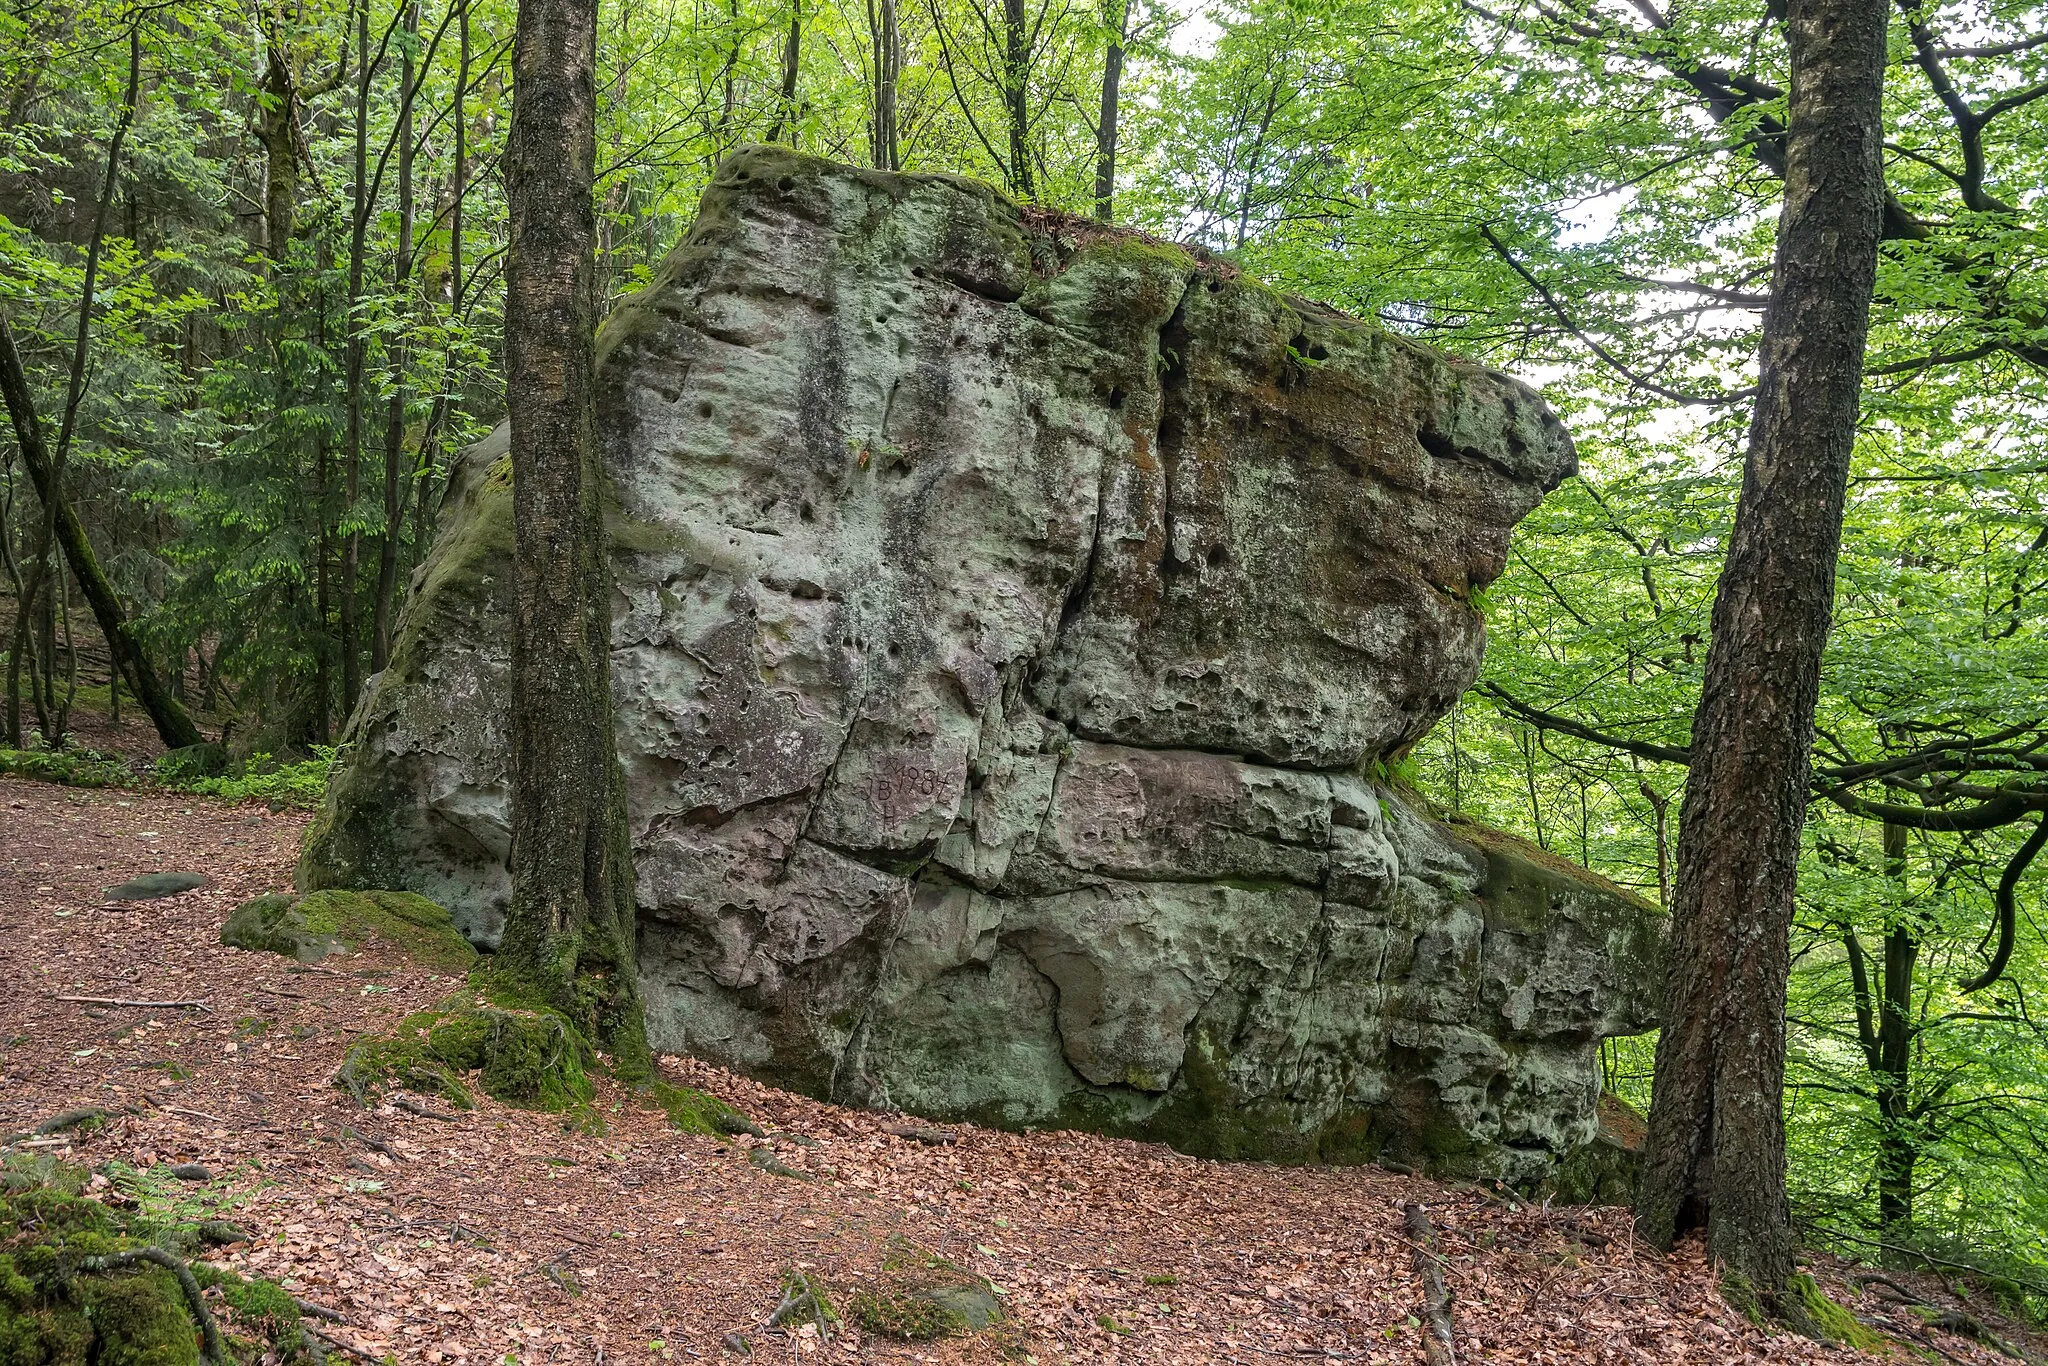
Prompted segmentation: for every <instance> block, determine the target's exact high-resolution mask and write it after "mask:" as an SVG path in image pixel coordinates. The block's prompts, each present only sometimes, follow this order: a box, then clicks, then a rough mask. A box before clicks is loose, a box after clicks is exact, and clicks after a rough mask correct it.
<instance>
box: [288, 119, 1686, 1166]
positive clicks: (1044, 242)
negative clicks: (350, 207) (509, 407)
mask: <svg viewBox="0 0 2048 1366" xmlns="http://www.w3.org/2000/svg"><path fill="white" fill-rule="evenodd" d="M600 427H601V440H602V442H603V447H604V455H605V460H606V464H607V468H608V470H609V471H610V474H611V478H612V487H611V491H610V492H611V500H612V501H611V512H610V534H611V537H612V542H613V567H614V572H615V576H616V587H617V596H616V599H615V603H614V609H613V619H612V636H613V651H612V669H613V686H614V691H615V695H616V698H617V703H618V742H619V750H620V757H621V761H622V763H623V764H624V766H625V771H626V774H627V780H628V785H629V790H630V794H631V802H632V812H633V822H634V835H635V845H636V856H637V874H638V885H639V897H640V903H641V911H642V921H641V947H640V953H641V971H642V978H643V983H644V986H645V992H646V999H647V1014H648V1021H649V1028H650V1031H651V1032H652V1035H653V1041H654V1043H655V1045H656V1047H657V1048H658V1049H663V1050H669V1051H677V1052H689V1053H694V1054H698V1055H700V1056H703V1057H707V1058H710V1059H714V1060H716V1061H718V1062H721V1063H724V1064H726V1065H729V1066H733V1067H735V1068H738V1069H741V1070H744V1071H747V1072H749V1073H751V1074H753V1075H755V1076H757V1077H760V1078H763V1079H765V1080H770V1081H774V1082H776V1083H779V1084H782V1085H785V1086H790V1087H793V1088H797V1089H801V1090H805V1091H809V1092H812V1093H814V1094H818V1095H825V1096H831V1097H835V1098H838V1099H842V1100H847V1101H852V1102H856V1103H864V1104H878V1105H879V1104H891V1105H895V1106H900V1107H902V1108H903V1109H905V1110H909V1111H912V1112H915V1113H919V1114H924V1115H930V1116H935V1117H962V1118H973V1119H978V1120H983V1121H987V1122H994V1123H999V1124H1007V1125H1077V1126H1085V1127H1090V1128H1097V1129H1102V1130H1107V1131H1112V1132H1125V1133H1132V1134H1139V1135H1150V1136H1156V1137H1161V1138H1165V1139H1167V1140H1169V1141H1171V1142H1173V1143H1175V1144H1177V1145H1179V1146H1181V1147H1183V1148H1186V1149H1188V1150H1190V1151H1195V1152H1205V1153H1216V1154H1222V1155H1241V1156H1270V1157H1283V1158H1301V1159H1307V1158H1317V1157H1321V1158H1326V1159H1339V1160H1341V1159H1360V1158H1366V1157H1371V1156H1373V1155H1375V1154H1380V1153H1382V1152H1387V1153H1389V1154H1391V1155H1392V1156H1394V1157H1397V1158H1400V1159H1401V1160H1404V1161H1408V1162H1418V1161H1426V1162H1428V1163H1430V1164H1431V1165H1433V1166H1435V1167H1437V1168H1439V1169H1451V1170H1460V1171H1470V1172H1473V1173H1482V1172H1483V1173H1491V1174H1495V1175H1499V1176H1502V1177H1506V1178H1509V1179H1513V1180H1519V1181H1536V1180H1541V1179H1543V1178H1544V1177H1545V1176H1546V1175H1547V1174H1548V1173H1550V1172H1551V1171H1552V1170H1553V1169H1554V1167H1555V1165H1556V1163H1557V1161H1558V1159H1559V1158H1560V1157H1561V1156H1564V1155H1568V1154H1570V1153H1572V1152H1574V1151H1576V1150H1578V1149H1580V1148H1583V1147H1584V1146H1585V1145H1586V1144H1587V1143H1588V1142H1589V1141H1590V1140H1591V1139H1592V1137H1593V1134H1594V1129H1595V1119H1594V1106H1595V1100H1596V1098H1597V1095H1598V1090H1599V1088H1598V1080H1597V1072H1596V1068H1595V1065H1594V1056H1595V1050H1596V1048H1597V1042H1598V1040H1599V1039H1600V1038H1601V1037H1603V1036H1606V1035H1611V1034H1619V1033H1632V1032H1637V1031H1640V1030H1642V1029H1644V1028H1647V1027H1648V1026H1649V1025H1650V1024H1651V1023H1652V1021H1653V1002H1652V996H1653V990H1652V989H1653V984H1654V983H1655V981H1656V979H1657V969H1656V964H1655V958H1656V953H1657V946H1658V944H1659V942H1660V941H1659V934H1660V930H1659V923H1658V919H1657V917H1656V915H1655V914H1654V912H1653V911H1652V910H1651V909H1650V908H1649V907H1647V906H1646V905H1645V904H1644V903H1642V902H1640V901H1638V900H1636V899H1634V898H1632V897H1630V896H1628V895H1626V894H1624V893H1622V892H1620V891H1618V890H1617V889H1615V888H1613V887H1611V886H1608V885H1606V884H1604V883H1601V882H1600V881H1598V880H1597V879H1595V878H1593V877H1591V875H1589V874H1586V873H1584V872H1582V871H1580V870H1577V869H1574V868H1572V867H1571V866H1570V865H1567V864H1563V863H1561V862H1558V861H1555V860H1552V859H1550V858H1549V857H1548V856H1547V855H1544V854H1542V853H1541V852H1540V851H1536V850H1533V849H1528V848H1525V847H1522V846H1519V845H1517V844H1516V843H1514V842H1513V841H1511V840H1509V839H1507V838H1506V837H1503V836H1498V835H1494V834H1491V833H1489V832H1485V831H1481V830H1478V829H1476V828H1472V827H1465V826H1459V825H1455V824H1444V823H1440V822H1438V821H1436V820H1433V819H1431V818H1430V817H1428V816H1427V815H1426V814H1424V811H1423V809H1422V806H1421V804H1420V803H1419V802H1418V801H1416V800H1415V799H1413V798H1409V797H1403V796H1400V795H1397V794H1396V793H1395V792H1393V791H1392V790H1390V789H1389V787H1388V786H1387V785H1386V783H1384V782H1383V781H1379V780H1377V779H1376V778H1375V775H1377V774H1383V773H1385V772H1386V771H1387V765H1388V762H1389V761H1390V760H1393V759H1395V758H1397V757H1398V756H1399V755H1400V753H1401V752H1402V751H1403V750H1404V748H1405V747H1406V746H1408V745H1410V744H1412V743H1413V742H1414V741H1415V740H1417V739H1418V738H1419V737H1420V736H1422V735H1423V734H1424V732H1426V731H1427V730H1428V729H1429V727H1430V726H1431V725H1432V724H1433V723H1434V722H1435V721H1436V720H1437V719H1438V718H1440V717H1441V716H1442V715H1443V714H1444V713H1445V712H1446V711H1447V710H1448V709H1449V707H1450V706H1451V705H1452V703H1453V702H1454V701H1455V700H1456V699H1457V698H1458V696H1459V695H1460V694H1461V693H1462V692H1463V691H1464V690H1465V689H1466V688H1467V687H1469V686H1470V685H1471V683H1472V681H1473V679H1474V677H1475V676H1476V673H1477V671H1478V668H1479V663H1480V657H1481V654H1482V651H1483V648H1484V635H1485V630H1484V623H1483V620H1482V617H1481V614H1480V612H1479V610H1478V609H1477V608H1476V607H1475V606H1474V604H1473V601H1472V599H1473V595H1474V593H1475V592H1476V591H1477V590H1478V589H1480V588H1483V587H1484V586H1485V585H1486V584H1487V583H1489V582H1490V581H1492V580H1493V579H1494V577H1495V576H1497V575H1498V574H1499V573H1500V572H1501V569H1502V567H1503V562H1504V558H1505V555H1506V550H1507V543H1508V535H1509V532H1510V530H1511V528H1512V527H1513V525H1514V524H1515V522H1516V521H1517V520H1518V519H1519V518H1520V517H1521V516H1522V515H1523V514H1524V513H1526V512H1527V511H1528V510H1529V508H1530V507H1532V506H1533V505H1534V504H1535V503H1536V501H1537V500H1538V499H1539V498H1540V497H1541V496H1542V495H1543V493H1544V492H1545V491H1546V490H1548V489H1550V488H1551V487H1553V486H1555V485H1556V483H1557V482H1558V481H1559V480H1560V479H1562V478H1563V477H1564V476H1566V475H1567V474H1569V473H1570V472H1571V470H1572V468H1573V452H1572V446H1571V442H1570V440H1569V438H1568V437H1567V436H1566V434H1565V432H1564V430H1563V429H1562V427H1561V426H1560V425H1559V423H1558V421H1557V419H1556V417H1555V416H1554V415H1553V414H1552V413H1551V411H1550V409H1549V408H1548V407H1547V406H1545V404H1544V403H1543V401H1542V400H1541V399H1540V398H1539V397H1538V396H1537V395H1536V394H1535V393H1534V392H1533V391H1532V390H1530V389H1528V388H1527V387H1525V386H1524V385H1522V384H1520V383H1517V382H1516V381H1514V380H1512V379H1509V378H1507V377H1506V376H1503V375H1500V374H1498V373H1495V372H1493V371H1489V370H1485V369H1482V368H1480V367H1478V366H1474V365H1470V364H1466V363H1463V362H1460V361H1456V360H1453V359H1450V358H1448V357H1445V356H1443V355H1440V354H1438V353H1435V352H1432V351H1429V350H1427V349H1426V348H1423V347H1421V346H1418V345H1416V344H1415V343H1412V342H1409V341H1407V340H1405V339H1402V338H1398V337H1395V336H1392V335H1390V334H1388V333H1387V332H1385V331H1382V330H1381V329H1379V328H1377V327H1374V326H1372V325H1370V324H1367V323H1363V322H1359V321H1356V320H1353V319H1350V318H1346V317H1343V316H1340V315H1338V314H1335V313H1333V312H1331V311H1329V310H1327V309H1325V308H1322V307H1320V306H1318V305H1315V304H1312V303H1309V302H1306V301H1304V300H1300V299H1294V298H1289V297H1287V296H1284V295H1282V294H1279V293H1277V292H1275V291H1273V290H1271V289H1268V288H1265V287H1264V286H1261V285H1259V284H1257V283H1255V282H1253V281H1251V280H1248V279H1245V278H1243V277H1242V276H1241V275H1239V274H1238V273H1237V272H1236V271H1235V270H1234V269H1233V268H1231V267H1229V266H1227V265H1224V264H1221V263H1218V262H1215V261H1210V260H1206V259H1201V258H1198V257H1197V256H1195V255H1191V254H1190V253H1189V252H1187V251H1184V250H1182V249H1180V248H1177V247H1171V246H1166V245H1162V244H1160V243H1157V242H1153V241H1150V240H1147V239H1144V238H1141V237H1137V236H1133V235H1129V234H1121V233H1116V232H1112V231H1109V230H1105V229H1102V228H1100V227H1097V226H1095V225H1089V224H1082V223H1080V222H1077V221H1074V220H1067V219H1060V218H1054V217H1050V216H1045V215H1041V214H1039V213H1037V212H1035V211H1029V210H1020V209H1019V208H1018V207H1017V206H1016V205H1014V204H1012V203H1010V202H1009V201H1007V200H1005V199H1003V198H1002V197H1001V196H1000V195H998V194H996V193H994V192H993V191H991V190H989V189H987V188H986V187H984V186H981V185H979V184H976V183H973V182H970V181H966V180H960V179H954V178H949V177H943V176H917V175H885V174H880V173H875V172H869V171H863V170H856V169H852V168H848V167H844V166H838V165H834V164H831V163H828V162H823V161H817V160H812V159H808V158H802V157H798V156H796V155H794V154H791V153H788V152H785V151H779V150H774V149H767V148H753V149H748V150H744V151H742V152H740V153H738V154H736V155H735V156H733V157H732V158H730V159H729V160H728V161H727V162H726V163H725V164H724V165H723V166H722V167H721V168H720V170H719V172H718V174H717V177H716V178H715V180H714V182H713V184H712V186H711V188H710V189H709V190H708V191H707V192H706V194H705V197H704V202H703V206H702V209H701V212H700V215H699V218H698V221H697V224H696V226H695V228H694V230H693V231H692V232H691V234H690V237H689V239H688V240H687V241H686V242H685V243H684V244H683V245H682V247H680V248H679V249H678V250H677V251H676V252H675V253H674V254H673V255H672V256H671V257H670V258H669V259H668V261H667V262H666V264H665V265H664V266H663V268H662V270H661V271H660V273H659V274H658V275H657V276H656V278H655V279H654V281H653V283H652V284H651V285H650V286H649V287H648V288H647V289H646V290H645V291H643V292H642V293H641V294H639V295H637V296H635V297H634V298H632V299H631V300H629V301H628V302H627V303H626V304H625V305H624V306H623V307H621V308H620V309H619V311H618V312H617V313H616V314H615V315H614V316H613V317H612V318H611V319H610V321H609V322H608V323H607V324H606V326H605V329H604V331H603V333H602V336H601V338H600ZM505 452H506V444H505V436H504V434H503V432H502V431H501V432H500V433H499V434H497V435H496V436H494V437H493V438H491V439H490V440H489V441H486V442H484V443H482V444H481V445H480V446H478V447H476V448H474V449H472V450H471V451H469V452H467V453H466V454H465V455H464V457H463V458H462V460H461V461H460V462H459V463H458V465H457V468H456V470H455V472H454V474H453V476H452V478H451V480H450V484H449V488H448V492H447V496H446V499H445V502H444V511H443V514H442V521H441V531H440V534H439V538H438V540H437V543H436V545H435V548H434V550H433V553H432V555H431V556H430V558H429V559H428V561H427V562H426V564H425V565H424V566H422V568H421V569H420V571H419V573H418V574H417V576H416V578H415V581H414V585H413V592H412V595H411V598H410V601H409V604H408V606H407V608H406V612H405V617H404V620H403V622H402V625H401V629H400V632H399V638H398V642H397V645H396V648H395V651H394V654H393V657H392V661H391V665H390V667H389V668H388V669H386V670H385V671H384V672H383V673H382V674H380V675H379V676H377V677H376V678H375V679H373V680H372V681H371V683H370V685H369V686H368V688H367V689H366V691H365V694H364V697H363V699H362V701H361V704H360V705H359V706H358V707H357V709H356V711H355V714H354V717H353V719H352V721H351V723H350V730H349V737H348V738H349V740H350V741H351V743H352V748H351V749H350V750H349V751H348V754H347V757H346V759H345V760H344V763H343V765H342V767H341V768H340V769H339V770H338V773H337V776H336V778H335V780H334V782H333V784H332V787H331V790H330V794H329V800H328V805H327V808H326V810H325V812H324V813H323V815H322V817H321V820H320V822H319V823H318V825H317V826H316V828H315V831H314V833H313V836H312V838H311V840H310V843H309V846H308V850H307V854H306V857H305V859H304V861H303V863H302V866H301V879H302V881H303V882H304V883H305V884H306V885H308V886H358V887H408V888H412V889H414V890H417V891H419V892H421V893H423V894H424V895H426V896H428V897H430V898H432V899H433V900H435V901H437V902H439V903H441V904H442V905H445V906H447V907H449V908H450V909H451V910H452V911H453V912H454V914H455V916H456V917H457V921H458V923H459V924H461V925H462V926H463V927H464V928H465V930H466V931H467V932H468V933H469V934H470V935H471V937H472V938H473V939H475V940H477V941H478V942H480V943H484V944H489V943H490V942H492V941H493V940H494V939H495V937H496V936H497V934H498V933H499V930H500V927H501V924H502V918H503V914H504V907H505V904H506V899H507V892H508V887H507V881H506V875H505V873H504V871H503V866H504V858H505V852H506V847H507V843H508V811H507V796H506V793H507V781H506V780H507V774H506V762H507V760H506V753H507V744H506V735H505V710H506V692H507V689H506V669H507V662H508V653H509V634H510V628H509V619H510V617H509V608H510V602H509V597H510V592H511V574H510V545H511V534H512V533H511V493H510V479H511V469H510V464H509V461H508V460H507V459H506V457H505Z"/></svg>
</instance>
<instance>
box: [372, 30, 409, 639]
mask: <svg viewBox="0 0 2048 1366" xmlns="http://www.w3.org/2000/svg"><path fill="white" fill-rule="evenodd" d="M419 31H420V8H419V5H418V3H417V0H410V2H409V3H407V5H406V7H405V32H406V34H407V36H408V38H412V37H417V36H418V34H419ZM412 49H413V45H412V43H411V42H409V41H408V42H407V43H406V44H405V46H404V48H403V49H402V59H401V65H400V68H399V71H400V74H399V95H398V254H397V259H396V260H395V261H394V262H393V263H392V268H391V283H392V288H393V292H394V295H395V304H396V306H397V308H398V310H399V316H400V318H401V319H403V318H404V317H405V314H406V312H407V311H408V294H409V290H410V285H411V280H412V210H413V202H412V188H413V187H412V102H413V96H414V94H415V93H416V91H415V82H414V79H413V64H412ZM406 364H407V348H406V345H405V339H404V334H403V332H402V331H401V332H400V334H399V335H398V336H397V337H396V338H395V339H394V340H393V341H392V343H391V406H390V408H389V410H388V411H387V412H386V414H385V418H384V534H383V535H382V536H380V537H378V538H377V596H376V598H375V600H374V603H373V605H372V607H371V609H370V672H372V673H381V672H383V669H384V666H385V664H386V663H388V662H389V661H390V659H391V615H392V609H393V607H394V606H395V604H396V600H397V597H398V542H399V540H400V538H401V533H402V532H403V530H404V527H405V503H404V498H403V497H402V496H401V494H402V491H403V488H404V485H403V483H402V482H401V480H402V470H401V461H402V457H403V456H404V454H405V367H406Z"/></svg>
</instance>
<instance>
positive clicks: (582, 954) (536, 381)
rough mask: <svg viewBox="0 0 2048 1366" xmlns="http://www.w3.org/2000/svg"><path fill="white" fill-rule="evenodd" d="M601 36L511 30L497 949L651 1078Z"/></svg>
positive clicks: (557, 23) (579, 27) (583, 3)
mask: <svg viewBox="0 0 2048 1366" xmlns="http://www.w3.org/2000/svg"><path fill="white" fill-rule="evenodd" d="M596 32H597V0H521V3H520V6H519V19H518V27H517V29H516V31H515V35H514V38H513V48H512V63H513V67H512V69H513V83H512V98H513V107H512V134H511V146H510V148H509V150H508V167H507V198H508V200H509V203H510V210H511V245H510V250H509V259H508V263H507V271H506V275H507V279H506V298H505V358H506V386H505V388H506V397H507V411H508V415H509V417H510V420H511V424H512V498H513V526H514V531H513V597H514V608H513V625H512V726H511V729H512V853H511V873H512V903H511V907H510V911H509V913H508V915H507V918H506V926H505V938H504V944H503V947H502V949H501V951H500V961H501V962H502V963H503V964H504V965H505V966H506V968H507V969H508V970H509V971H511V972H513V973H515V974H518V975H520V976H522V977H525V978H527V979H529V980H530V981H531V982H532V983H533V984H534V985H536V986H537V987H538V988H539V989H540V990H542V991H543V992H544V993H546V995H547V996H548V998H549V999H550V1000H551V1001H552V1002H553V1003H554V1004H555V1005H556V1006H558V1007H559V1008H560V1009H562V1011H563V1012H564V1013H565V1014H567V1015H568V1016H569V1017H570V1018H571V1019H572V1020H574V1021H576V1022H577V1023H578V1024H579V1025H580V1026H581V1027H583V1028H584V1029H585V1030H587V1031H588V1032H589V1033H590V1035H591V1036H592V1037H593V1038H594V1039H597V1040H601V1041H602V1042H604V1043H605V1044H606V1045H607V1046H608V1047H609V1048H610V1049H611V1050H612V1052H613V1054H614V1056H615V1058H616V1059H617V1061H618V1064H619V1066H620V1068H621V1070H622V1071H624V1072H626V1073H628V1074H637V1075H639V1076H643V1077H644V1076H646V1075H648V1074H649V1072H650V1070H651V1068H650V1062H649V1058H648V1054H647V1044H646V1038H645V1033H644V1028H643V1025H642V1022H641V1016H640V1003H639V994H638V989H637V985H636V977H635V959H634V939H635V923H634V917H635V908H634V900H633V868H632V854H633V851H632V840H631V833H630V831H629V829H628V826H627V821H626V798H625V790H624V786H623V782H622V779H621V776H620V773H619V765H618V758H617V754H616V752H615V749H614V741H613V731H612V697H611V592H612V589H611V566H610V559H609V555H608V547H607V544H606V540H605V531H604V476H603V470H602V468H601V467H600V465H599V461H598V452H597V433H596V402H595V398H596V396H595V382H596V377H595V368H596V367H595V351H596V344H595V343H596V316H595V314H596V298H595V287H596V274H597V263H596V254H595V247H596V240H597V222H596V205H595V202H594V191H595V183H594V182H595V176H594V172H595V162H596V148H597V138H596V108H597V99H596V92H597V73H596Z"/></svg>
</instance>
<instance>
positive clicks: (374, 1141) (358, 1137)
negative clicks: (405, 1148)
mask: <svg viewBox="0 0 2048 1366" xmlns="http://www.w3.org/2000/svg"><path fill="white" fill-rule="evenodd" d="M341 1136H342V1137H343V1138H352V1139H354V1140H355V1141H356V1142H358V1143H360V1144H362V1145H363V1146H364V1147H365V1148H368V1149H369V1150H370V1151H371V1152H377V1153H382V1154H384V1156H386V1157H388V1158H390V1159H391V1160H392V1161H394V1162H400V1161H403V1160H404V1158H402V1157H401V1156H400V1155H399V1152H398V1150H397V1149H396V1148H393V1147H392V1146H391V1145H390V1144H389V1143H386V1142H385V1141H384V1140H383V1139H381V1138H378V1137H377V1136H376V1135H375V1134H366V1133H364V1132H363V1131H362V1130H361V1129H358V1128H356V1127H354V1126H353V1125H349V1124H344V1125H342V1126H341Z"/></svg>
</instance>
